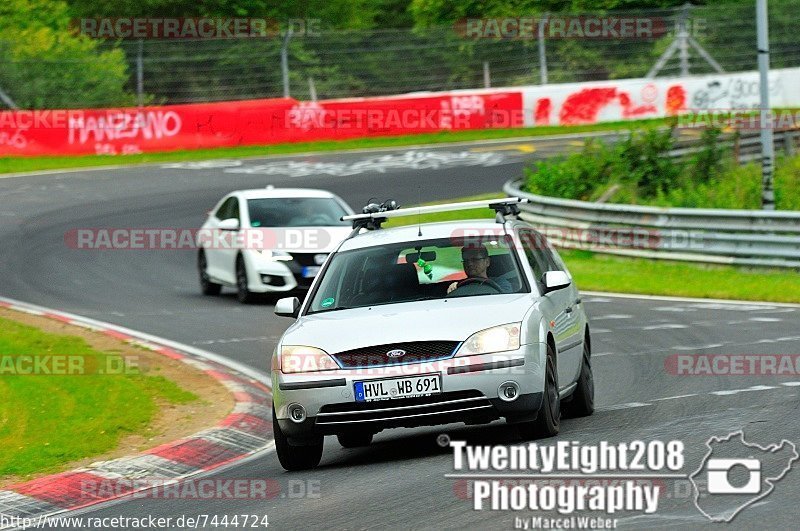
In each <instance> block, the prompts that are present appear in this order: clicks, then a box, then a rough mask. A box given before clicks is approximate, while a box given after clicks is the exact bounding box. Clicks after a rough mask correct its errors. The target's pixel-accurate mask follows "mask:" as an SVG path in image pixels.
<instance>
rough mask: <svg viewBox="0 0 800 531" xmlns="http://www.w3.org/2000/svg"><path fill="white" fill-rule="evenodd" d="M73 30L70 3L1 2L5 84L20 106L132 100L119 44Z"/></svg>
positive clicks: (0, 59)
mask: <svg viewBox="0 0 800 531" xmlns="http://www.w3.org/2000/svg"><path fill="white" fill-rule="evenodd" d="M98 46H99V43H98V42H97V41H93V40H91V39H89V38H87V37H84V36H80V35H76V34H74V32H73V31H72V29H71V28H70V16H69V11H68V7H67V5H66V4H65V3H64V2H60V1H53V0H4V1H3V3H2V4H1V5H0V64H1V65H2V66H0V87H2V88H3V90H5V92H7V93H8V94H9V96H10V97H11V98H12V99H13V100H14V102H15V103H16V104H17V105H18V106H20V107H21V108H28V109H38V108H76V107H93V106H104V105H128V104H133V103H135V98H134V97H133V96H132V95H131V94H130V93H128V92H126V90H125V88H124V87H125V83H126V82H127V80H128V71H127V66H126V63H125V57H124V55H123V54H122V52H121V51H119V50H106V51H100V50H99V49H98Z"/></svg>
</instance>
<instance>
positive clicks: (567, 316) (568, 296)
mask: <svg viewBox="0 0 800 531" xmlns="http://www.w3.org/2000/svg"><path fill="white" fill-rule="evenodd" d="M519 236H520V240H521V242H522V247H523V249H524V251H525V257H526V259H527V260H528V263H529V264H530V266H531V269H532V270H533V274H534V277H535V279H536V284H537V286H538V287H539V292H540V293H544V291H545V287H544V282H543V278H544V274H545V273H546V272H548V271H559V270H561V269H562V268H561V267H560V265H559V263H558V261H557V260H556V258H555V257H554V256H553V253H552V252H551V251H550V248H549V245H548V244H547V241H546V240H545V238H544V236H542V235H541V234H540V233H538V232H537V231H535V230H532V229H521V230H520V232H519ZM543 299H544V300H543V301H542V305H541V307H542V310H543V313H544V315H545V318H546V319H547V320H548V323H547V324H548V326H549V327H550V330H551V331H552V333H553V337H554V338H555V342H556V351H557V356H558V357H557V372H558V387H559V389H564V388H567V387H569V386H570V385H571V384H572V383H573V382H574V381H575V378H576V375H577V371H578V368H579V366H580V359H581V358H580V355H581V352H582V351H581V348H580V346H581V344H582V342H581V339H580V338H581V335H580V333H579V327H580V323H579V319H577V318H576V316H577V314H578V312H576V311H575V301H574V299H575V296H574V287H573V286H572V284H570V285H569V286H567V287H566V288H562V289H558V290H554V291H551V292H550V293H546V294H545V295H544V296H543ZM576 338H577V340H576Z"/></svg>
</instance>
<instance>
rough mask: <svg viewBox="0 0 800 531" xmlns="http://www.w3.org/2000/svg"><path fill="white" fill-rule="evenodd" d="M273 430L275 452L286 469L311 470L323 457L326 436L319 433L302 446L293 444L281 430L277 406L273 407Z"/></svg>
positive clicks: (291, 470)
mask: <svg viewBox="0 0 800 531" xmlns="http://www.w3.org/2000/svg"><path fill="white" fill-rule="evenodd" d="M272 432H273V436H274V437H275V453H277V454H278V461H280V463H281V466H282V467H283V468H285V469H286V470H288V471H290V472H293V471H296V470H309V469H312V468H314V467H316V466H317V465H318V464H319V462H320V460H321V459H322V447H323V443H324V438H323V437H322V436H321V435H319V436H317V437H315V438H314V439H313V440H311V441H308V442H307V444H304V445H302V446H299V445H293V444H291V443H290V442H289V439H288V438H287V437H286V435H284V434H283V432H282V431H281V427H280V425H279V424H278V419H277V418H275V407H274V406H273V408H272Z"/></svg>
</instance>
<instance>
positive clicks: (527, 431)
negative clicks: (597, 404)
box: [519, 345, 561, 440]
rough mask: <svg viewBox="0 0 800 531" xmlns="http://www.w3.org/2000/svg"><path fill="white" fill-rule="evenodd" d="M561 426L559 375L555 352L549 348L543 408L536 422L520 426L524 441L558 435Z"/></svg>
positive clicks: (540, 409) (524, 423)
mask: <svg viewBox="0 0 800 531" xmlns="http://www.w3.org/2000/svg"><path fill="white" fill-rule="evenodd" d="M560 424H561V400H560V399H559V397H558V373H557V372H556V363H555V352H553V349H552V348H551V347H550V345H548V346H547V363H546V366H545V378H544V391H543V396H542V406H541V407H540V408H539V414H538V415H537V416H536V420H533V421H530V422H523V423H521V424H519V431H520V435H522V438H523V439H526V440H527V439H539V438H545V437H553V436H555V435H558V430H559V427H560Z"/></svg>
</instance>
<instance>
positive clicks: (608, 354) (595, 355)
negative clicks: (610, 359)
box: [592, 352, 614, 358]
mask: <svg viewBox="0 0 800 531" xmlns="http://www.w3.org/2000/svg"><path fill="white" fill-rule="evenodd" d="M612 354H614V352H593V353H592V357H593V358H600V357H603V356H611V355H612Z"/></svg>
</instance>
